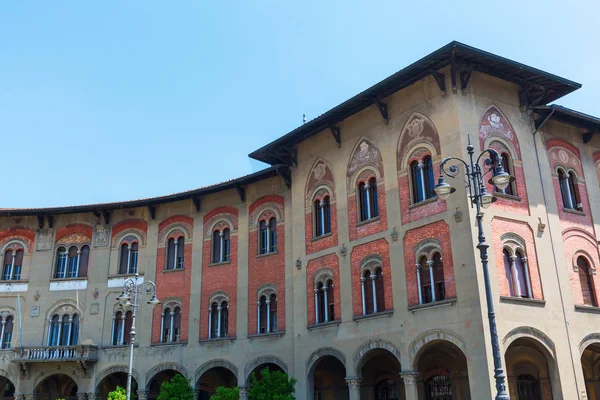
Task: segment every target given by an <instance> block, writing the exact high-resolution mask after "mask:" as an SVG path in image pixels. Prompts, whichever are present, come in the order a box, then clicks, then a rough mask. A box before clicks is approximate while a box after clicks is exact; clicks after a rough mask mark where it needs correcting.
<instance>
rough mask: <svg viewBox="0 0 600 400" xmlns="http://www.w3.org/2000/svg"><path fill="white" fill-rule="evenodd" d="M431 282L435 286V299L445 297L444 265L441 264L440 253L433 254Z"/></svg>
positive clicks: (439, 299) (438, 299)
mask: <svg viewBox="0 0 600 400" xmlns="http://www.w3.org/2000/svg"><path fill="white" fill-rule="evenodd" d="M433 282H434V287H435V299H436V301H441V300H445V299H446V282H445V279H444V265H443V264H442V255H441V254H440V253H435V254H434V255H433Z"/></svg>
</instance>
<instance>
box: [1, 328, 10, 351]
mask: <svg viewBox="0 0 600 400" xmlns="http://www.w3.org/2000/svg"><path fill="white" fill-rule="evenodd" d="M11 341H12V332H8V333H5V334H4V341H3V342H2V348H3V349H10V342H11Z"/></svg>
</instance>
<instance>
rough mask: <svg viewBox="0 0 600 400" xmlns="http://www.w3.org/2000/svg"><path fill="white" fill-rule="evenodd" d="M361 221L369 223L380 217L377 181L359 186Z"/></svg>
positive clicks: (371, 180)
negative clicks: (370, 220)
mask: <svg viewBox="0 0 600 400" xmlns="http://www.w3.org/2000/svg"><path fill="white" fill-rule="evenodd" d="M358 195H359V201H358V205H359V220H360V221H367V220H369V219H371V218H375V217H378V216H379V200H378V198H377V179H376V178H371V179H370V180H369V181H368V182H366V183H365V182H361V183H359V184H358Z"/></svg>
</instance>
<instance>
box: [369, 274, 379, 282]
mask: <svg viewBox="0 0 600 400" xmlns="http://www.w3.org/2000/svg"><path fill="white" fill-rule="evenodd" d="M369 278H371V280H372V281H374V280H375V279H377V275H375V274H371V275H369Z"/></svg>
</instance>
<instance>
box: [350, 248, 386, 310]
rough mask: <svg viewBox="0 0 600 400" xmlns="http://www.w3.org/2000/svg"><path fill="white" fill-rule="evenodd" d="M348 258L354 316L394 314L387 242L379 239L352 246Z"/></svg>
mask: <svg viewBox="0 0 600 400" xmlns="http://www.w3.org/2000/svg"><path fill="white" fill-rule="evenodd" d="M350 257H351V263H352V303H353V305H352V309H353V313H354V316H362V315H367V314H371V313H379V312H383V311H388V310H393V308H394V303H393V296H392V279H391V269H390V254H389V243H388V242H387V240H386V239H383V238H382V239H377V240H374V241H371V242H367V243H364V244H362V245H358V246H355V247H354V248H353V249H352V254H351V256H350Z"/></svg>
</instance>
